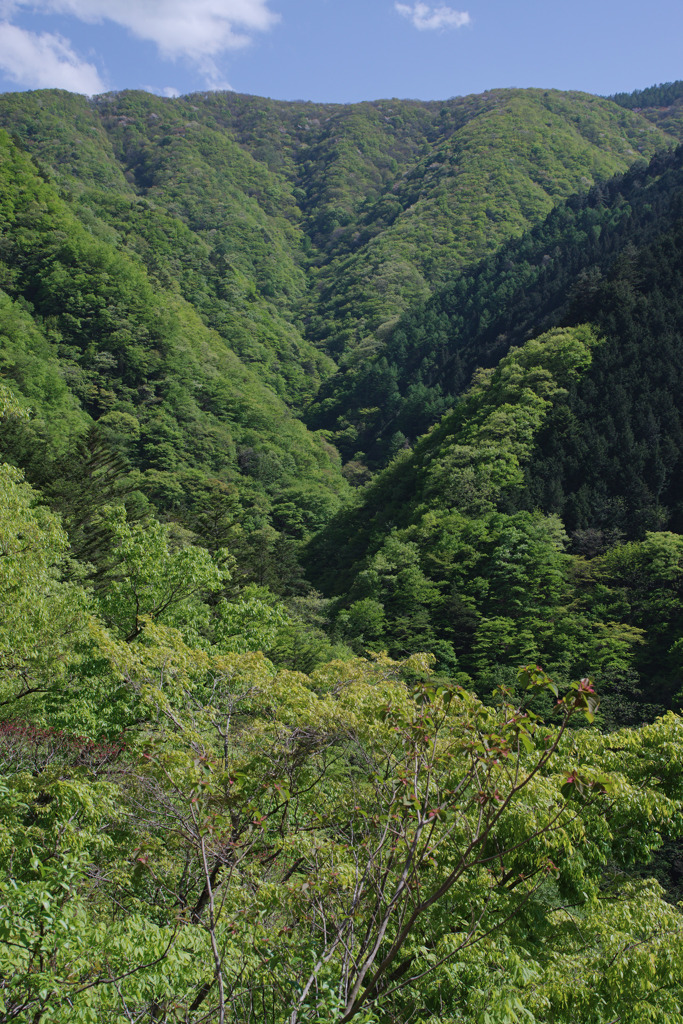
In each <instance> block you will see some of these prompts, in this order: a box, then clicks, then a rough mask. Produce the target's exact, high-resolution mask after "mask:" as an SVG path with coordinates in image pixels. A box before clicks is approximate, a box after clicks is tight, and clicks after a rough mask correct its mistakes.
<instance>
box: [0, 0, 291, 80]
mask: <svg viewBox="0 0 683 1024" xmlns="http://www.w3.org/2000/svg"><path fill="white" fill-rule="evenodd" d="M269 3H270V0H2V2H1V3H0V10H2V11H3V12H4V13H5V15H6V16H7V14H9V12H10V11H12V12H15V13H16V12H19V11H20V10H23V11H30V12H31V13H33V14H61V15H67V16H71V17H74V18H77V19H78V20H79V21H83V22H87V23H90V24H97V23H101V22H105V21H108V22H112V23H114V24H116V25H120V26H121V27H122V28H125V29H127V30H128V31H129V32H131V33H132V34H133V35H135V36H137V37H138V38H139V39H143V40H146V41H148V42H152V43H154V44H155V45H156V46H157V48H158V50H159V52H160V54H161V55H162V57H166V58H171V59H176V58H184V59H185V60H187V61H189V62H190V63H192V64H194V66H195V67H196V68H197V69H198V70H199V71H200V72H201V73H202V74H204V77H205V79H206V81H207V83H209V84H211V85H212V86H213V87H217V86H216V83H221V84H222V79H221V76H220V72H219V71H218V69H217V65H216V60H217V59H218V58H219V57H220V56H221V55H222V54H224V53H226V52H227V51H229V50H237V49H241V48H243V47H245V46H248V45H249V43H250V42H251V41H252V39H253V37H254V35H255V34H257V33H259V32H265V31H267V30H268V29H270V28H272V27H273V25H275V24H276V23H277V22H278V21H279V15H278V14H276V13H275V12H274V11H272V10H271V9H270V7H269ZM7 27H8V28H10V29H14V30H15V31H17V32H19V31H21V30H19V29H16V28H15V27H14V26H12V25H8V26H7ZM24 35H26V33H24ZM37 38H51V39H55V40H58V39H60V38H61V37H57V36H53V37H37ZM62 43H63V44H64V45H65V46H66V47H67V49H68V46H69V44H68V43H67V42H66V40H62ZM17 80H18V79H17ZM52 84H54V83H52Z"/></svg>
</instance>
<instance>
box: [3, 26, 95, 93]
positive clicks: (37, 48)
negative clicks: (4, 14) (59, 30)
mask: <svg viewBox="0 0 683 1024" xmlns="http://www.w3.org/2000/svg"><path fill="white" fill-rule="evenodd" d="M0 68H1V69H2V70H3V71H4V72H5V74H6V75H7V77H8V78H10V79H11V80H12V81H13V82H16V83H17V84H18V85H26V86H29V87H31V88H34V89H48V88H50V89H68V90H69V92H81V93H86V95H88V96H92V95H94V94H95V93H98V92H104V91H105V89H106V85H105V84H104V82H103V81H102V79H101V78H100V75H99V72H98V70H97V68H96V67H95V65H94V64H89V63H88V62H87V61H84V60H82V59H81V58H80V57H79V56H78V54H76V53H75V52H74V50H73V49H72V48H71V44H70V43H69V41H68V39H64V38H63V37H62V36H58V35H52V34H51V33H49V32H43V33H40V34H38V33H37V32H28V31H26V30H25V29H23V28H19V27H18V26H16V25H10V24H9V23H8V22H2V23H0Z"/></svg>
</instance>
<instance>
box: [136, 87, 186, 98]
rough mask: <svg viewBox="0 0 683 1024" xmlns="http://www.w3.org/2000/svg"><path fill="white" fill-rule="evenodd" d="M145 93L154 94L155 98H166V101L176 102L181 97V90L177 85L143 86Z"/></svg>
mask: <svg viewBox="0 0 683 1024" xmlns="http://www.w3.org/2000/svg"><path fill="white" fill-rule="evenodd" d="M142 88H143V89H144V90H145V92H152V93H154V95H155V96H165V97H166V99H169V100H174V99H176V98H177V97H178V96H180V90H179V89H176V87H175V85H162V86H158V85H143V86H142Z"/></svg>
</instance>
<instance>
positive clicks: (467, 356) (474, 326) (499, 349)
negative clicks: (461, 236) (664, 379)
mask: <svg viewBox="0 0 683 1024" xmlns="http://www.w3.org/2000/svg"><path fill="white" fill-rule="evenodd" d="M682 163H683V154H682V152H681V151H671V152H669V153H662V154H659V155H658V156H657V157H655V158H654V159H653V160H652V161H650V163H649V164H647V165H646V164H638V165H636V166H635V167H633V168H632V169H631V170H629V171H628V172H627V173H626V174H625V175H623V176H621V175H617V176H615V177H614V178H611V179H610V180H609V181H607V182H605V183H602V184H600V185H597V186H594V187H593V188H592V189H590V190H589V191H587V192H583V193H581V194H580V195H578V196H575V197H572V198H570V199H569V200H568V201H567V202H565V203H561V204H560V205H558V206H557V207H556V208H555V210H554V211H553V212H552V213H551V214H550V215H549V216H548V218H547V219H546V220H545V221H544V222H543V223H542V224H539V225H538V226H537V227H535V228H533V229H532V230H531V231H530V232H528V233H526V234H525V235H524V236H523V237H522V238H521V239H519V240H512V241H509V242H508V243H506V244H505V245H503V246H501V248H500V249H499V251H498V252H497V253H496V255H495V256H493V257H491V258H489V259H488V260H484V261H482V262H480V263H479V264H477V265H476V266H475V267H473V268H471V269H467V270H465V271H464V272H463V273H462V274H460V275H459V276H458V277H456V278H455V279H454V280H453V282H452V283H451V284H449V285H448V286H446V287H445V288H443V289H441V290H440V291H439V292H437V293H436V294H435V295H434V296H433V297H432V298H431V299H430V300H428V301H427V302H426V303H423V304H417V305H416V306H414V307H413V308H412V309H411V310H410V311H409V312H408V313H406V314H405V315H404V316H403V317H402V318H401V319H400V320H399V322H398V323H397V324H396V326H395V327H394V329H392V330H391V331H390V332H388V334H387V336H386V338H385V341H384V344H383V346H382V348H381V350H380V351H379V352H378V353H377V354H375V355H374V357H373V358H371V359H368V360H366V361H365V362H364V363H362V364H360V365H358V366H355V367H351V368H348V369H346V370H345V371H344V372H340V373H338V374H336V375H335V376H334V377H333V378H332V379H331V380H330V381H328V382H327V383H326V384H324V385H323V386H322V388H321V390H320V392H319V395H318V398H317V399H316V402H315V403H314V404H313V405H312V406H311V408H310V410H309V414H308V421H309V423H311V424H312V425H315V426H317V427H325V428H326V429H328V430H330V429H331V430H333V431H334V433H333V438H334V440H335V443H336V444H337V445H338V446H339V448H340V450H341V452H342V454H343V456H344V458H345V459H349V458H351V457H352V456H353V455H354V454H358V455H359V457H360V458H361V459H362V460H366V459H367V460H368V461H369V463H370V465H371V466H377V465H378V464H380V465H381V464H382V462H383V461H384V460H386V458H387V456H389V457H390V456H391V455H393V454H395V452H396V451H397V450H399V449H400V448H401V446H402V445H404V444H405V443H406V442H408V443H410V442H412V441H413V440H414V439H415V438H416V437H417V436H419V435H420V434H421V433H423V432H424V431H425V430H427V429H428V428H429V426H430V425H431V424H432V423H433V422H434V421H435V420H436V419H437V418H438V417H439V416H440V415H441V414H442V413H443V412H444V411H445V410H446V409H448V408H449V407H450V405H451V403H452V401H453V399H454V398H455V397H456V396H457V395H459V394H460V393H461V392H462V390H463V389H464V388H465V387H466V386H467V384H468V382H469V378H470V376H471V374H472V372H473V370H474V369H475V367H476V366H478V365H485V366H491V365H494V364H495V362H496V361H497V360H498V359H499V358H500V357H501V356H502V355H503V354H504V353H505V352H506V351H507V349H508V348H509V346H510V345H512V344H519V343H520V342H521V341H523V340H525V339H526V338H529V337H530V336H532V335H533V334H534V333H538V332H540V331H541V330H544V329H545V328H546V327H548V326H551V325H553V324H560V323H570V322H572V320H571V318H572V316H574V317H575V318H576V317H578V318H579V319H580V320H585V319H591V318H592V317H593V316H598V315H599V311H598V310H597V308H594V307H595V303H593V306H591V305H590V301H589V297H590V296H591V295H592V294H593V292H594V291H595V288H596V287H597V282H598V280H599V279H601V277H602V276H603V275H604V274H610V273H612V272H614V273H617V272H618V271H617V270H616V269H614V270H613V268H616V267H617V264H615V261H616V260H617V256H618V254H619V253H620V252H621V251H622V250H625V249H627V248H628V249H629V251H631V250H632V249H638V248H641V247H645V246H647V245H649V244H653V243H654V242H655V241H656V240H657V239H659V238H660V237H661V236H662V235H663V234H666V233H667V232H669V231H670V230H671V229H672V227H673V226H674V225H675V224H676V223H677V222H678V220H680V218H681V215H682V214H683V205H682V200H681V195H682V185H683V172H682V171H681V167H682ZM632 255H633V254H632ZM627 262H628V260H627ZM668 296H669V299H668V300H667V301H669V300H671V301H675V289H672V288H671V287H669V291H668ZM574 322H576V321H574Z"/></svg>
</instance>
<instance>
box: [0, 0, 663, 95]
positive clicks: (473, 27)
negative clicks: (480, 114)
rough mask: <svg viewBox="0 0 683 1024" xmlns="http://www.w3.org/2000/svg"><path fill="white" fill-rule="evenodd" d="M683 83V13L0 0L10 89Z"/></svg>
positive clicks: (441, 91)
mask: <svg viewBox="0 0 683 1024" xmlns="http://www.w3.org/2000/svg"><path fill="white" fill-rule="evenodd" d="M679 78H683V2H682V0H651V2H650V3H649V4H643V3H642V2H639V3H637V4H636V3H635V2H633V0H571V2H570V0H517V2H515V0H462V4H460V3H451V2H450V0H403V2H400V0H0V90H4V91H8V90H16V89H37V88H49V87H59V88H64V89H69V90H71V91H73V92H84V93H88V94H92V93H98V92H104V91H107V90H109V89H126V88H128V89H148V90H150V91H154V92H159V93H161V94H165V95H178V94H182V93H187V92H194V91H198V90H204V89H225V88H233V89H236V90H237V91H238V92H247V93H254V94H257V95H261V96H271V97H274V98H276V99H309V100H320V101H328V102H354V101H358V100H362V99H378V98H382V97H393V96H396V97H401V98H405V97H412V98H418V99H445V98H448V97H449V96H456V95H463V94H466V93H470V92H482V91H483V90H485V89H488V88H495V87H497V86H538V87H542V88H558V89H582V90H585V91H587V92H595V93H601V94H605V93H611V92H615V91H630V90H632V89H637V88H643V87H645V86H647V85H652V84H655V83H656V82H664V81H672V80H675V79H679Z"/></svg>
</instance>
